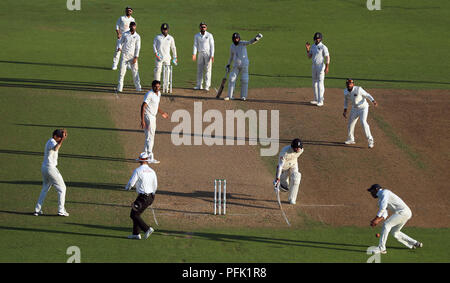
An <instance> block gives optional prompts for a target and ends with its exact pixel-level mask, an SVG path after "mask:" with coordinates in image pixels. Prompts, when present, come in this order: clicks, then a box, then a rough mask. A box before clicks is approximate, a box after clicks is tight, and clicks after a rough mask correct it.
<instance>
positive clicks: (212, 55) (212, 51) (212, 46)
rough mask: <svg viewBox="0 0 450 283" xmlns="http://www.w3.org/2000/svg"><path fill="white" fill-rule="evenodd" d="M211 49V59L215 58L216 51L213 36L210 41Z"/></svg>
mask: <svg viewBox="0 0 450 283" xmlns="http://www.w3.org/2000/svg"><path fill="white" fill-rule="evenodd" d="M209 45H210V46H209V48H210V50H211V57H214V52H215V50H214V37H213V35H212V34H211V38H210V39H209Z"/></svg>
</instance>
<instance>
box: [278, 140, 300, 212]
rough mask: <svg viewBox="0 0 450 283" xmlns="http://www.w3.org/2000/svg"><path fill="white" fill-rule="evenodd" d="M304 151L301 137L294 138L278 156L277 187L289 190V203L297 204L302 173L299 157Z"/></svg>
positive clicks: (285, 190)
mask: <svg viewBox="0 0 450 283" xmlns="http://www.w3.org/2000/svg"><path fill="white" fill-rule="evenodd" d="M302 153H303V144H302V142H301V140H300V139H294V140H293V141H292V143H291V145H287V146H285V147H283V149H282V150H281V152H280V154H279V158H278V167H277V172H276V177H275V181H274V184H275V188H280V189H281V190H282V191H284V192H289V203H290V204H295V202H296V200H297V194H298V188H299V186H300V181H301V179H302V174H301V173H300V172H299V171H298V162H297V159H298V157H299V156H300V155H301V154H302Z"/></svg>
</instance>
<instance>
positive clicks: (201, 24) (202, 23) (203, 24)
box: [198, 22, 208, 27]
mask: <svg viewBox="0 0 450 283" xmlns="http://www.w3.org/2000/svg"><path fill="white" fill-rule="evenodd" d="M198 26H199V27H201V26H208V25H207V24H206V23H205V22H201V23H200V24H199V25H198Z"/></svg>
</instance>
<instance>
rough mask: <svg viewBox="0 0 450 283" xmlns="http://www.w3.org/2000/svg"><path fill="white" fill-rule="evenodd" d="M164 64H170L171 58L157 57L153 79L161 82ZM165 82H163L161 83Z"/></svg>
mask: <svg viewBox="0 0 450 283" xmlns="http://www.w3.org/2000/svg"><path fill="white" fill-rule="evenodd" d="M162 65H170V60H161V61H160V60H158V59H155V69H154V70H153V79H154V80H158V81H160V82H161V72H162ZM162 84H163V82H161V85H162Z"/></svg>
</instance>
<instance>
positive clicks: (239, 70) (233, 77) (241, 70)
mask: <svg viewBox="0 0 450 283" xmlns="http://www.w3.org/2000/svg"><path fill="white" fill-rule="evenodd" d="M239 74H240V75H241V98H245V99H246V98H247V94H248V81H249V76H248V66H236V67H233V70H232V71H231V73H230V82H229V84H228V97H229V98H230V99H232V98H233V92H234V88H235V86H236V81H237V77H238V76H239Z"/></svg>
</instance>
